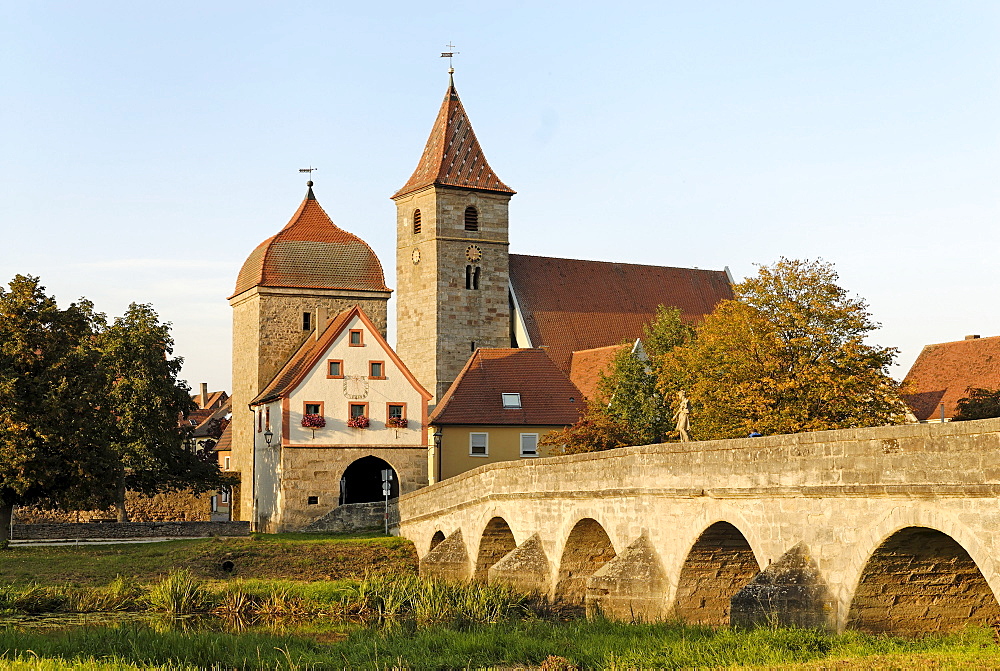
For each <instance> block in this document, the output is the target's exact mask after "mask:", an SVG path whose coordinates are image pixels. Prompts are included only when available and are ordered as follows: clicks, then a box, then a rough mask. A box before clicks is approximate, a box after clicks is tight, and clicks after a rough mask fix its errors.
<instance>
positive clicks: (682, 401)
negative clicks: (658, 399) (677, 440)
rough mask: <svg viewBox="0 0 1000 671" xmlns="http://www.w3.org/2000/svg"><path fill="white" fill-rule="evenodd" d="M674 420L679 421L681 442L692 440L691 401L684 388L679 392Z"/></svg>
mask: <svg viewBox="0 0 1000 671" xmlns="http://www.w3.org/2000/svg"><path fill="white" fill-rule="evenodd" d="M674 422H676V423H677V433H679V434H680V436H681V442H682V443H687V442H690V441H691V401H689V400H688V398H687V396H685V395H684V390H683V389H681V390H680V391H679V392H677V412H675V413H674Z"/></svg>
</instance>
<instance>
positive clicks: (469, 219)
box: [465, 205, 479, 231]
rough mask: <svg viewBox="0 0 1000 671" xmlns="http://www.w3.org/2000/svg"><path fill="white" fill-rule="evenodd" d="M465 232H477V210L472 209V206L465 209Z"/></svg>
mask: <svg viewBox="0 0 1000 671" xmlns="http://www.w3.org/2000/svg"><path fill="white" fill-rule="evenodd" d="M465 230H467V231H478V230H479V210H477V209H476V208H474V207H473V206H472V205H469V206H468V207H467V208H465Z"/></svg>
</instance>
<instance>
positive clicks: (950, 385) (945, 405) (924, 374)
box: [901, 335, 1000, 422]
mask: <svg viewBox="0 0 1000 671" xmlns="http://www.w3.org/2000/svg"><path fill="white" fill-rule="evenodd" d="M977 387H978V388H980V389H1000V336H992V337H990V338H981V337H979V336H978V335H970V336H966V337H965V340H958V341H955V342H946V343H939V344H936V345H926V346H925V347H924V348H923V350H921V352H920V356H918V357H917V360H916V361H914V362H913V366H911V367H910V371H909V372H908V373H907V374H906V377H905V378H904V379H903V385H902V394H901V396H902V397H903V400H904V401H906V404H907V405H908V406H909V407H910V410H911V412H912V413H913V415H914V417H916V418H917V420H919V421H921V422H940V421H941V418H942V416H943V417H944V420H945V421H948V420H950V419H951V418H952V417H954V415H955V412H956V410H957V409H958V400H959V399H960V398H964V397H966V396H968V395H969V389H970V388H977Z"/></svg>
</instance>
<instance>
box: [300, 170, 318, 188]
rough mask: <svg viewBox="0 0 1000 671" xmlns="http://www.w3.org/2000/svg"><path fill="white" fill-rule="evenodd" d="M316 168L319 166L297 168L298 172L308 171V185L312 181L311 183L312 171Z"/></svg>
mask: <svg viewBox="0 0 1000 671" xmlns="http://www.w3.org/2000/svg"><path fill="white" fill-rule="evenodd" d="M316 170H319V168H314V167H312V166H309V167H308V168H299V172H308V173H309V182H308V185H309V186H312V185H313V183H312V176H313V172H315V171H316Z"/></svg>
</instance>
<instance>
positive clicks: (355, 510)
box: [304, 499, 399, 533]
mask: <svg viewBox="0 0 1000 671" xmlns="http://www.w3.org/2000/svg"><path fill="white" fill-rule="evenodd" d="M388 513H389V529H390V530H392V529H397V530H398V528H399V507H398V506H397V505H396V501H395V499H393V500H390V501H389V509H388ZM385 514H386V505H385V502H384V501H375V502H373V503H348V504H345V505H342V506H337V507H336V508H334V509H333V510H331V511H330V512H329V513H327V514H326V515H324V516H323V517H321V518H319V519H318V520H316V521H315V522H313V523H312V524H310V525H309V526H307V527H306V528H305V529H304V531H330V532H334V533H345V532H350V531H364V530H367V529H383V528H384V526H385Z"/></svg>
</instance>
